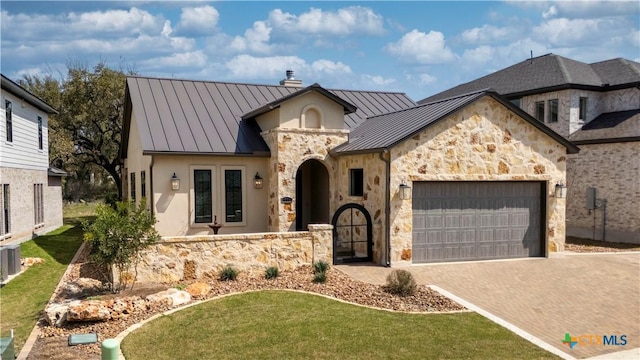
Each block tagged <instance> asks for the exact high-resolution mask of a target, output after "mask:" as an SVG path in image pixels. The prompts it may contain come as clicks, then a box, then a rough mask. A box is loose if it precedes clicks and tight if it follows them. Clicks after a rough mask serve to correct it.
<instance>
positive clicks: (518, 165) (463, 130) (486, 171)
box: [390, 97, 567, 266]
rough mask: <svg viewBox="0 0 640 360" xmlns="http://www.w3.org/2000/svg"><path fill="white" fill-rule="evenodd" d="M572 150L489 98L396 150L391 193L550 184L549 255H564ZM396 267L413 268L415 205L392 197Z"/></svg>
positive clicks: (392, 236) (392, 244) (547, 239)
mask: <svg viewBox="0 0 640 360" xmlns="http://www.w3.org/2000/svg"><path fill="white" fill-rule="evenodd" d="M566 156H567V155H566V149H565V147H564V146H563V145H561V144H559V143H558V142H557V141H555V140H553V139H552V138H550V137H549V136H547V135H546V134H544V133H543V132H541V131H540V130H538V129H536V128H535V127H533V126H532V125H531V124H529V123H528V122H526V121H524V120H523V119H521V118H520V117H518V116H517V115H515V114H514V113H513V112H511V111H509V110H508V109H507V108H505V107H504V106H503V105H502V104H500V103H498V102H497V101H495V100H493V99H491V98H489V97H484V98H483V99H480V100H478V101H476V102H475V103H473V104H470V105H468V106H466V107H465V108H463V109H462V110H460V111H458V112H456V113H454V114H453V115H451V116H449V117H448V118H447V119H444V120H443V121H440V122H439V123H437V124H435V125H432V126H431V127H429V128H427V129H426V130H424V131H422V132H421V133H419V134H417V135H416V136H414V137H412V138H411V139H408V140H405V141H404V142H402V143H401V144H399V145H397V146H395V147H394V148H392V149H391V186H390V188H391V189H398V188H399V186H400V184H401V183H402V182H403V181H404V182H406V183H407V184H408V185H409V186H412V182H414V181H465V180H466V181H544V182H547V189H548V190H547V219H546V223H547V234H546V243H547V246H548V248H547V250H548V251H549V252H555V251H563V250H564V238H565V199H556V198H555V197H553V196H554V186H555V184H556V183H565V181H566V180H565V171H566ZM390 227H391V264H392V266H398V265H407V264H410V263H411V256H410V253H411V248H412V203H411V200H401V199H400V197H399V194H398V192H397V190H395V191H392V193H391V223H390Z"/></svg>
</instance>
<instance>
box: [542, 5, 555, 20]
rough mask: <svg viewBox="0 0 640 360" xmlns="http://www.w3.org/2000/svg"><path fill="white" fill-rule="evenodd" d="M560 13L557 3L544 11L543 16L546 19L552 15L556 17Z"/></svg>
mask: <svg viewBox="0 0 640 360" xmlns="http://www.w3.org/2000/svg"><path fill="white" fill-rule="evenodd" d="M556 15H558V9H557V8H556V6H555V5H551V7H550V8H549V9H547V10H546V11H544V12H543V13H542V17H543V18H544V19H547V18H550V17H554V16H556Z"/></svg>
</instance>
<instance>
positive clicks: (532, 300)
mask: <svg viewBox="0 0 640 360" xmlns="http://www.w3.org/2000/svg"><path fill="white" fill-rule="evenodd" d="M337 268H338V269H340V270H342V271H344V272H346V273H347V274H349V275H351V276H352V277H354V278H356V279H359V280H362V281H366V282H370V283H374V284H384V282H385V279H386V275H387V274H388V273H389V272H390V271H391V269H389V268H384V267H377V266H362V265H353V266H350V265H340V266H337ZM406 269H408V270H410V271H411V272H412V273H413V275H414V277H415V279H416V281H417V282H418V283H419V284H424V285H437V286H438V287H440V288H442V289H444V290H446V291H448V292H450V293H452V294H454V295H456V296H458V297H460V298H462V299H463V300H466V301H468V302H470V303H471V304H473V305H475V306H477V307H479V308H480V309H482V310H485V311H488V312H489V313H491V314H493V315H495V316H497V317H499V318H501V319H503V320H505V321H507V322H509V323H511V324H513V325H515V326H517V327H518V328H520V329H522V330H524V331H526V332H528V333H529V334H531V335H533V336H535V337H537V338H539V339H541V340H542V341H544V342H546V343H548V344H549V345H551V346H554V347H556V348H557V349H560V350H561V351H563V352H565V353H567V354H568V355H570V356H573V357H576V358H586V357H591V356H597V355H603V354H610V353H613V352H618V351H624V350H630V349H634V348H638V347H640V253H637V252H636V253H616V254H585V255H582V254H580V255H578V254H567V255H559V256H554V257H551V258H547V259H543V258H536V259H522V260H509V261H487V262H468V263H454V264H430V265H414V266H411V267H409V268H406ZM566 333H569V334H570V335H571V336H575V337H578V336H580V335H587V336H588V335H594V336H595V337H598V338H599V339H602V336H603V335H607V336H610V335H616V336H617V339H618V343H619V344H620V343H621V342H622V341H621V336H622V335H626V345H624V346H622V345H618V346H615V345H602V344H598V343H596V342H597V341H598V340H596V339H595V338H594V339H593V340H592V341H593V345H589V344H586V343H582V344H580V343H579V344H577V345H576V346H575V347H574V348H573V349H569V346H567V345H565V344H563V343H562V340H563V339H564V338H565V334H566ZM581 340H583V341H587V342H588V341H589V338H588V337H586V338H585V337H582V339H581Z"/></svg>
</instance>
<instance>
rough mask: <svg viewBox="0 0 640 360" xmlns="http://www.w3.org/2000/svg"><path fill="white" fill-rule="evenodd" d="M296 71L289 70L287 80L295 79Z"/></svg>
mask: <svg viewBox="0 0 640 360" xmlns="http://www.w3.org/2000/svg"><path fill="white" fill-rule="evenodd" d="M295 75H296V72H295V71H293V70H287V80H295V79H296V77H295Z"/></svg>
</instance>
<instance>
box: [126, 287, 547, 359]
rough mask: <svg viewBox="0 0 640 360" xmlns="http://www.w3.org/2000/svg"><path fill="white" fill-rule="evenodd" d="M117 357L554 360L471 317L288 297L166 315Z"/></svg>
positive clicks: (257, 295) (238, 300)
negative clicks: (369, 307) (394, 310)
mask: <svg viewBox="0 0 640 360" xmlns="http://www.w3.org/2000/svg"><path fill="white" fill-rule="evenodd" d="M178 344H179V346H177V345H178ZM122 350H123V352H124V355H125V357H126V358H127V359H128V360H135V359H310V358H312V359H328V358H340V359H425V358H437V359H443V358H447V359H469V358H491V359H516V358H519V359H523V358H525V359H550V358H556V357H555V356H554V355H552V354H550V353H548V352H546V351H544V350H542V349H540V348H538V347H537V346H535V345H533V344H531V343H529V342H528V341H526V340H524V339H522V338H520V337H518V336H516V335H515V334H513V333H512V332H510V331H508V330H506V329H504V328H502V327H500V326H498V325H496V324H494V323H492V322H490V321H489V320H487V319H485V318H483V317H482V316H480V315H478V314H476V313H456V314H428V315H423V314H406V313H392V312H387V311H380V310H373V309H368V308H363V307H358V306H355V305H350V304H345V303H341V302H338V301H334V300H330V299H326V298H324V297H320V296H315V295H310V294H302V293H294V292H285V291H262V292H253V293H245V294H240V295H234V296H231V297H226V298H222V299H218V300H213V301H209V302H206V303H203V304H201V305H197V306H194V307H190V308H188V309H185V310H182V311H179V312H176V313H174V314H171V315H169V316H163V317H161V318H159V319H157V320H155V321H152V322H151V323H149V324H147V325H145V326H143V327H142V328H141V329H139V330H137V331H135V332H133V333H132V334H130V335H129V336H127V337H126V338H125V339H124V341H123V343H122Z"/></svg>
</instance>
